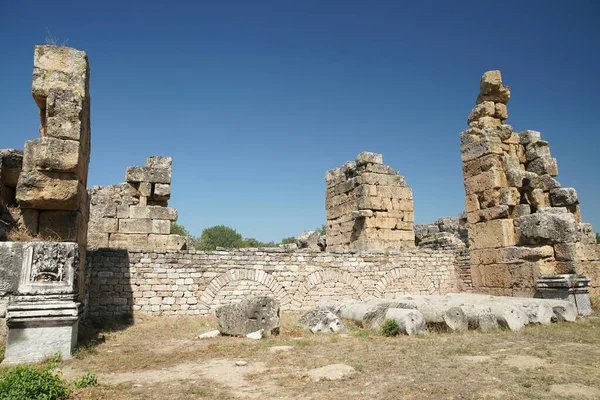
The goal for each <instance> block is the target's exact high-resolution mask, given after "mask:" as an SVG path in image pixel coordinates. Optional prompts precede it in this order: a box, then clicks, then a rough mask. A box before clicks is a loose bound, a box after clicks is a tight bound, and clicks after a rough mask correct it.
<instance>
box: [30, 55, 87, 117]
mask: <svg viewBox="0 0 600 400" xmlns="http://www.w3.org/2000/svg"><path fill="white" fill-rule="evenodd" d="M88 80H89V64H88V59H87V56H86V54H85V52H83V51H79V50H75V49H72V48H70V47H58V46H50V45H45V46H35V51H34V58H33V83H32V93H33V98H34V99H35V102H36V103H37V105H38V106H39V107H40V109H42V110H44V109H46V98H47V97H48V91H49V90H50V89H51V88H57V89H67V90H71V91H73V92H74V93H76V94H78V95H79V96H81V97H87V96H88V95H89V94H88Z"/></svg>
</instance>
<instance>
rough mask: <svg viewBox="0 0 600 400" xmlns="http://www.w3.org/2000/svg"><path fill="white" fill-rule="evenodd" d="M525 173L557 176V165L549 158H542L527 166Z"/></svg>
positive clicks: (554, 160)
mask: <svg viewBox="0 0 600 400" xmlns="http://www.w3.org/2000/svg"><path fill="white" fill-rule="evenodd" d="M527 171H529V172H533V173H535V174H538V175H550V176H557V175H558V165H557V164H556V159H555V158H552V157H550V156H543V157H539V158H536V159H535V160H533V161H531V162H530V163H528V164H527Z"/></svg>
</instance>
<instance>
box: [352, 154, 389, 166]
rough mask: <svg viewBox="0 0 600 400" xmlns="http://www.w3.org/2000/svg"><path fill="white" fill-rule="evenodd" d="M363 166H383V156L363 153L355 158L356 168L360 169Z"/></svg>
mask: <svg viewBox="0 0 600 400" xmlns="http://www.w3.org/2000/svg"><path fill="white" fill-rule="evenodd" d="M365 164H383V156H382V155H381V154H377V153H370V152H368V151H363V152H362V153H360V154H359V155H358V156H357V157H356V166H357V167H360V166H362V165H365Z"/></svg>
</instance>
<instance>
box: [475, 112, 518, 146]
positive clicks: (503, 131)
mask: <svg viewBox="0 0 600 400" xmlns="http://www.w3.org/2000/svg"><path fill="white" fill-rule="evenodd" d="M494 120H495V121H499V120H497V119H495V118H494ZM481 132H482V134H483V136H484V137H486V138H489V139H492V138H494V139H495V138H497V139H500V141H501V142H502V143H505V144H508V143H507V142H510V141H511V138H512V137H513V133H514V132H513V127H512V126H510V125H508V124H503V123H502V121H500V124H497V123H494V125H492V126H487V127H481Z"/></svg>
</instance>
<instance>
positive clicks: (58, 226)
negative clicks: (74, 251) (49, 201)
mask: <svg viewBox="0 0 600 400" xmlns="http://www.w3.org/2000/svg"><path fill="white" fill-rule="evenodd" d="M83 219H84V218H83V216H82V215H81V213H80V212H78V211H40V216H39V228H38V232H39V234H40V235H41V236H42V237H45V238H52V239H53V240H58V241H63V242H77V239H78V235H79V229H80V225H81V224H83V223H84V221H83Z"/></svg>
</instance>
